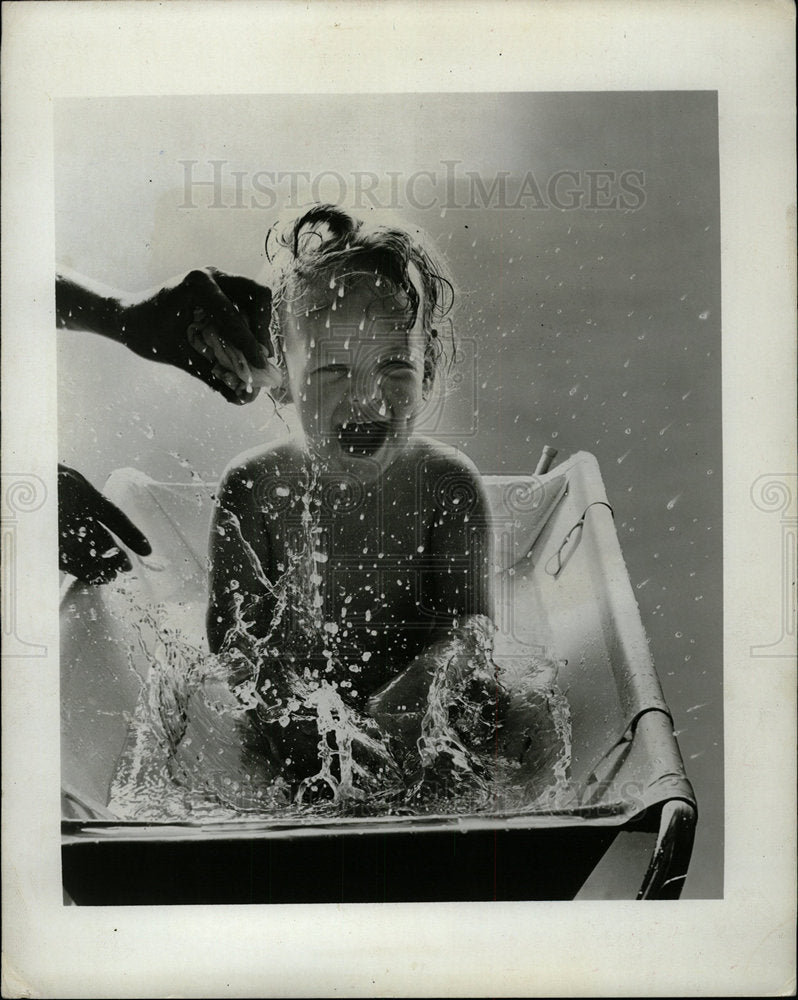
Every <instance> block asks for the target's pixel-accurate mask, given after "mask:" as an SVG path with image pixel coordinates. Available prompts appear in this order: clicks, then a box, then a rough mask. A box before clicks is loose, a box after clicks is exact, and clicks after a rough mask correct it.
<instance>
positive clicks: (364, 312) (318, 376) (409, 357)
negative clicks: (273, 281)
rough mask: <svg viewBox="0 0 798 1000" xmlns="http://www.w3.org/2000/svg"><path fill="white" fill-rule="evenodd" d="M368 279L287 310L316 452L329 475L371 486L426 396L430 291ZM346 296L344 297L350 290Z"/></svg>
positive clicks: (333, 287) (290, 353)
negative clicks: (426, 297) (413, 297)
mask: <svg viewBox="0 0 798 1000" xmlns="http://www.w3.org/2000/svg"><path fill="white" fill-rule="evenodd" d="M411 279H412V280H413V285H414V287H415V289H416V294H417V295H418V298H419V304H418V308H417V309H414V308H413V305H412V303H411V302H410V301H409V298H408V296H407V295H406V293H404V292H402V291H399V290H397V289H396V288H395V287H394V286H393V285H391V284H389V283H388V282H387V281H386V280H385V279H384V278H380V277H379V276H377V275H374V274H369V273H360V274H356V275H352V274H348V275H346V277H345V278H344V280H343V281H342V280H336V279H335V278H331V277H330V276H327V277H326V278H324V279H320V280H319V281H318V282H316V283H315V284H314V285H312V286H311V287H309V288H306V289H304V290H303V292H302V294H301V295H300V296H298V297H297V298H296V299H295V300H294V301H293V302H291V304H290V306H289V307H288V314H287V316H286V327H287V329H286V337H285V360H286V367H287V371H288V380H289V386H290V390H291V398H292V399H293V401H294V403H295V405H296V407H297V410H298V412H299V417H300V420H301V422H302V428H303V430H304V432H305V436H306V438H307V440H308V443H309V445H310V446H311V447H312V448H313V449H314V451H316V453H317V454H318V455H319V457H320V458H321V459H322V461H323V462H324V464H325V466H326V467H327V468H328V469H329V470H330V471H340V472H347V473H350V474H352V475H354V476H356V477H357V478H358V479H360V480H362V481H365V482H368V481H371V480H373V479H376V478H377V477H378V476H379V475H380V474H381V473H383V472H385V470H386V469H387V468H388V467H389V466H390V465H391V463H392V462H393V461H394V460H395V459H396V457H397V456H398V455H399V454H400V452H401V451H402V449H403V448H404V447H405V445H406V443H407V440H408V438H409V436H410V434H411V433H412V431H413V427H414V425H415V421H416V417H417V415H418V412H419V410H420V408H421V405H422V402H423V398H424V392H423V389H424V349H425V342H426V337H425V334H424V329H423V321H422V315H423V305H424V303H423V298H422V296H423V291H422V288H421V283H420V280H419V277H418V274H417V272H416V273H413V271H412V270H411ZM342 290H343V294H341V291H342Z"/></svg>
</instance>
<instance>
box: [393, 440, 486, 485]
mask: <svg viewBox="0 0 798 1000" xmlns="http://www.w3.org/2000/svg"><path fill="white" fill-rule="evenodd" d="M409 457H410V458H411V459H412V460H414V461H416V462H420V463H422V464H423V467H424V472H425V475H429V474H430V473H437V474H438V475H449V474H452V475H459V476H462V477H463V478H468V479H472V480H475V481H479V479H480V474H479V469H478V468H477V467H476V465H475V464H474V463H473V461H472V460H471V459H470V458H469V457H468V455H465V454H463V452H462V451H459V450H458V449H457V448H455V447H454V446H453V445H447V444H444V443H443V442H442V441H436V440H435V439H434V438H430V437H425V436H423V435H420V434H417V435H414V436H413V438H411V441H410V449H409Z"/></svg>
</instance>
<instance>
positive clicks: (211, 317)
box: [119, 267, 281, 404]
mask: <svg viewBox="0 0 798 1000" xmlns="http://www.w3.org/2000/svg"><path fill="white" fill-rule="evenodd" d="M271 315H272V296H271V292H270V290H269V289H268V288H265V287H264V286H262V285H259V284H257V282H255V281H252V280H250V279H249V278H243V277H239V276H237V275H230V274H224V273H223V272H221V271H218V270H216V269H215V268H212V267H207V268H203V269H201V270H194V271H189V273H188V274H186V275H185V276H183V277H181V278H176V279H174V280H173V281H171V282H168V283H167V284H165V285H163V286H162V287H160V288H158V289H156V290H154V291H150V292H145V293H144V294H143V295H142V296H139V297H138V298H136V299H134V300H132V301H127V302H126V303H123V304H122V306H121V310H120V315H119V327H120V332H119V339H120V340H122V342H123V343H125V344H126V345H127V346H128V347H129V348H130V349H131V350H132V351H135V353H136V354H140V355H141V356H142V357H146V358H150V359H151V360H153V361H162V362H164V363H166V364H171V365H175V366H176V367H177V368H181V369H182V370H183V371H186V372H188V373H189V374H190V375H193V376H195V378H198V379H200V380H201V381H203V382H205V383H206V384H207V385H209V386H210V387H211V388H212V389H215V390H216V391H217V392H220V393H221V394H222V395H223V396H224V397H225V399H227V400H229V401H230V402H232V403H239V404H241V403H248V402H250V401H251V400H253V399H254V398H255V397H256V396H257V394H258V392H259V390H260V388H261V387H267V388H275V387H277V386H278V385H280V383H281V373H280V371H279V369H278V368H277V366H276V365H275V363H274V361H273V359H272V355H273V354H274V351H273V345H272V342H271V338H270V336H269V326H270V323H271Z"/></svg>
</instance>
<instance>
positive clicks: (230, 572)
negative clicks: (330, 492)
mask: <svg viewBox="0 0 798 1000" xmlns="http://www.w3.org/2000/svg"><path fill="white" fill-rule="evenodd" d="M257 482H258V477H257V473H256V472H255V471H254V470H252V469H250V468H249V467H248V466H246V465H244V466H240V467H238V468H235V469H233V470H231V471H230V472H229V473H228V474H227V475H226V476H225V478H224V480H223V481H222V485H221V488H220V491H219V499H218V504H217V507H216V510H215V511H214V516H213V521H212V524H211V533H210V545H209V551H210V579H209V593H210V600H209V603H208V611H207V616H206V628H207V634H208V644H209V646H210V649H211V652H213V653H219V652H222V651H223V650H228V649H237V650H239V651H240V652H242V653H244V654H245V655H249V654H250V653H251V651H252V646H253V645H254V642H255V641H256V640H257V639H262V638H263V637H264V636H266V635H267V634H268V631H269V626H270V624H271V619H272V614H273V611H274V600H273V597H272V590H271V587H272V581H271V580H270V579H269V576H268V572H269V570H268V567H269V556H270V544H269V533H268V529H267V527H266V519H265V517H264V516H263V514H262V512H261V511H260V510H259V509H258V505H257V499H256V483H257Z"/></svg>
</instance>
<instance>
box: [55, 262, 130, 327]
mask: <svg viewBox="0 0 798 1000" xmlns="http://www.w3.org/2000/svg"><path fill="white" fill-rule="evenodd" d="M123 311H124V304H123V301H122V294H121V293H119V292H117V291H114V290H113V289H111V288H107V287H104V286H102V285H99V284H98V283H96V282H93V281H89V280H88V279H87V278H83V277H82V276H81V275H78V274H75V273H74V272H71V271H68V270H66V269H64V268H61V269H59V271H58V273H57V274H56V279H55V314H56V322H57V324H58V326H59V327H61V328H62V329H66V330H85V331H87V332H89V333H96V334H99V335H100V336H103V337H109V338H110V339H111V340H117V341H119V342H121V343H123V344H124V343H125V342H126V341H125V330H124V320H123Z"/></svg>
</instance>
